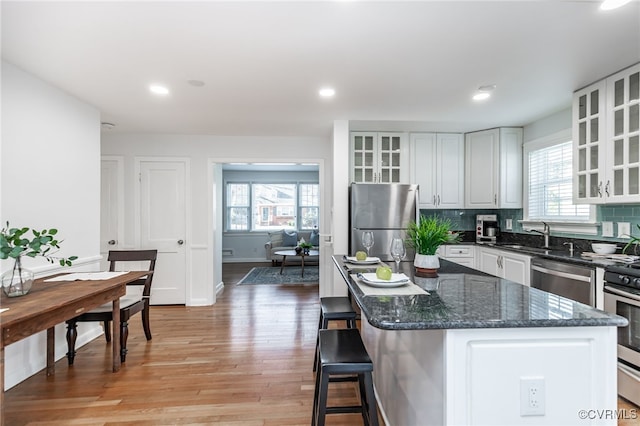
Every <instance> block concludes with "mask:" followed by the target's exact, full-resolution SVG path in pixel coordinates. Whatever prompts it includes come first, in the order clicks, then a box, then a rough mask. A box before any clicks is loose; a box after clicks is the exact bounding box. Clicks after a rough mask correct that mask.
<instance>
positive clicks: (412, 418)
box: [333, 255, 627, 426]
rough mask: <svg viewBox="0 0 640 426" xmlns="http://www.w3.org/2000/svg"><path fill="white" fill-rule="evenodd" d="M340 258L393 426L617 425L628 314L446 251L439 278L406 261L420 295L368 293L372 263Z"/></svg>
mask: <svg viewBox="0 0 640 426" xmlns="http://www.w3.org/2000/svg"><path fill="white" fill-rule="evenodd" d="M333 260H334V263H335V264H336V266H337V268H338V270H339V271H340V274H341V275H342V277H343V278H344V280H345V282H346V283H347V286H348V288H349V292H350V294H351V295H352V297H353V299H354V300H355V301H356V303H357V305H358V306H359V307H360V310H361V315H362V322H361V333H362V338H363V340H364V342H365V345H366V347H367V350H368V352H369V355H370V356H371V358H372V360H373V363H374V384H375V389H376V397H377V399H378V404H379V406H380V409H381V412H382V415H383V417H384V418H385V422H386V424H388V425H394V426H395V425H397V426H400V425H420V426H423V425H471V424H483V425H496V424H505V425H527V424H535V425H559V424H562V425H569V424H577V425H578V424H598V425H615V424H616V422H617V421H616V417H615V415H616V411H615V410H616V407H617V388H616V387H617V386H616V385H617V383H616V363H617V355H616V343H617V329H616V328H617V327H620V326H625V325H626V324H627V321H626V319H624V318H622V317H619V316H616V315H610V314H607V313H605V312H603V311H600V310H597V309H593V308H591V307H589V306H587V305H583V304H580V303H577V302H573V301H571V300H569V299H565V298H562V297H560V296H556V295H553V294H550V293H546V292H543V291H540V290H536V289H532V288H529V287H526V286H522V285H520V284H516V283H513V282H511V281H508V280H504V279H500V278H496V277H493V276H490V275H487V274H483V273H482V272H479V271H476V270H473V269H469V268H466V267H464V266H461V265H457V264H455V263H451V262H448V261H446V260H443V259H441V261H440V262H441V268H440V270H439V276H438V277H437V278H422V277H419V276H414V273H413V265H412V263H410V262H402V264H401V267H402V268H403V272H404V273H405V274H406V275H408V276H409V277H410V278H411V280H412V281H413V283H415V284H416V286H417V287H419V288H417V287H413V288H414V289H415V290H417V291H414V293H415V294H403V295H399V294H398V293H402V292H403V291H404V292H406V289H405V290H399V289H401V287H400V288H398V289H397V290H394V289H385V290H384V291H380V289H378V290H377V291H376V293H378V294H365V292H364V291H366V292H367V293H370V292H369V291H368V290H369V289H368V288H367V287H366V285H365V284H363V283H361V282H360V280H358V279H357V278H356V275H355V274H356V273H357V272H359V271H365V269H360V268H361V266H360V265H357V268H354V267H353V265H349V264H346V263H345V262H344V257H343V256H337V255H336V256H334V257H333ZM373 270H375V265H372V266H371V269H369V271H373ZM363 290H364V291H363ZM394 293H395V294H394ZM607 410H608V411H607Z"/></svg>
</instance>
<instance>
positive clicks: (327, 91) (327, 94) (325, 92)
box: [318, 87, 336, 98]
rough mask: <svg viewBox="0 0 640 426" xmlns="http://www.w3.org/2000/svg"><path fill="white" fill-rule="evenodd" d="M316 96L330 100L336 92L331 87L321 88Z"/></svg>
mask: <svg viewBox="0 0 640 426" xmlns="http://www.w3.org/2000/svg"><path fill="white" fill-rule="evenodd" d="M318 94H320V96H322V97H323V98H331V97H333V96H335V94H336V91H335V90H334V89H332V88H331V87H323V88H322V89H320V91H319V92H318Z"/></svg>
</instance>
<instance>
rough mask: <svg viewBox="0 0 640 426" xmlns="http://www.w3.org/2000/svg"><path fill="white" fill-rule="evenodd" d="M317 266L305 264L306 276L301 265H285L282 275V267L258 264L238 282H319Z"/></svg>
mask: <svg viewBox="0 0 640 426" xmlns="http://www.w3.org/2000/svg"><path fill="white" fill-rule="evenodd" d="M318 282H319V273H318V267H317V266H305V267H304V278H303V277H302V276H301V268H300V266H285V267H284V269H283V270H282V275H280V267H279V266H278V267H264V266H257V267H255V268H253V269H252V270H250V271H249V273H248V274H247V275H245V276H244V278H242V279H241V280H240V281H239V282H238V284H318Z"/></svg>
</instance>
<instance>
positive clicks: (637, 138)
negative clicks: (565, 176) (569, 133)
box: [573, 64, 640, 204]
mask: <svg viewBox="0 0 640 426" xmlns="http://www.w3.org/2000/svg"><path fill="white" fill-rule="evenodd" d="M573 146H574V152H573V154H574V160H573V161H574V171H575V178H574V188H573V191H574V198H575V201H576V202H577V203H590V204H600V203H638V202H640V64H635V65H633V66H631V67H629V68H627V69H624V70H622V71H620V72H618V73H616V74H614V75H612V76H610V77H608V78H606V79H604V80H601V81H599V82H597V83H594V84H592V85H590V86H588V87H585V88H584V89H582V90H579V91H577V92H575V93H574V96H573Z"/></svg>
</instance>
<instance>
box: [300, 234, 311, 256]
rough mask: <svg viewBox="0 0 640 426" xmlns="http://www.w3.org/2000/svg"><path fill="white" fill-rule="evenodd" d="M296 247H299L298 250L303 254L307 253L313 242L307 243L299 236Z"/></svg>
mask: <svg viewBox="0 0 640 426" xmlns="http://www.w3.org/2000/svg"><path fill="white" fill-rule="evenodd" d="M298 247H300V250H301V251H302V252H303V253H304V254H305V255H307V254H309V250H311V248H312V247H313V244H311V243H308V242H306V241H305V240H304V238H300V242H299V243H298Z"/></svg>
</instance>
